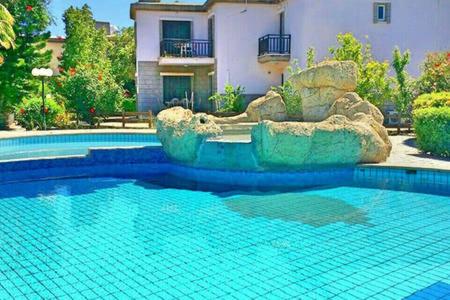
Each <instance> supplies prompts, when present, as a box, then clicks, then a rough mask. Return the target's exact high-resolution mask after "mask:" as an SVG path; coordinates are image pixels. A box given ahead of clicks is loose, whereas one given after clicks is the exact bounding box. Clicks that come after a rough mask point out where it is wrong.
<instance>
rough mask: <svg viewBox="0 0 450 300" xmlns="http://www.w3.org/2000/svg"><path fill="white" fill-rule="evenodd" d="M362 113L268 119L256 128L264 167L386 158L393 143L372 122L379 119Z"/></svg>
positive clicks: (255, 141)
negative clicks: (305, 119) (311, 119)
mask: <svg viewBox="0 0 450 300" xmlns="http://www.w3.org/2000/svg"><path fill="white" fill-rule="evenodd" d="M359 117H360V119H357V120H356V121H351V120H349V119H348V118H347V117H345V116H342V115H335V116H332V117H330V118H328V119H327V120H326V121H323V122H319V123H300V122H280V123H275V122H271V121H264V122H262V123H260V124H259V125H258V126H256V127H254V128H253V131H252V142H253V144H254V149H255V156H256V158H257V160H258V162H259V164H260V165H261V166H263V167H267V168H294V169H297V168H308V167H314V166H330V165H347V164H348V165H353V164H356V163H361V162H364V163H375V162H381V161H384V160H386V158H387V157H388V155H389V153H390V147H391V146H390V143H389V144H387V143H386V141H385V140H384V137H382V136H380V135H379V133H378V131H377V127H376V125H374V126H372V125H371V124H373V123H376V124H378V123H377V122H376V121H375V120H373V118H372V117H371V116H368V115H365V114H361V115H359ZM378 125H379V124H378Z"/></svg>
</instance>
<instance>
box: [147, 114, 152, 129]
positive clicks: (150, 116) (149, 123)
mask: <svg viewBox="0 0 450 300" xmlns="http://www.w3.org/2000/svg"><path fill="white" fill-rule="evenodd" d="M152 125H153V114H152V111H151V110H150V111H149V112H148V128H150V129H151V128H152Z"/></svg>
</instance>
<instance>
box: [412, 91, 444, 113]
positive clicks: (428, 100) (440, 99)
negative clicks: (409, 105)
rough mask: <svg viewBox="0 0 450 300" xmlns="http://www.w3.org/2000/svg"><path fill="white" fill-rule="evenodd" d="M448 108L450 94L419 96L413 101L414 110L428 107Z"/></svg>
mask: <svg viewBox="0 0 450 300" xmlns="http://www.w3.org/2000/svg"><path fill="white" fill-rule="evenodd" d="M445 106H447V107H450V92H442V93H431V94H423V95H420V96H419V97H418V98H417V99H416V100H414V109H415V110H417V109H421V108H429V107H445Z"/></svg>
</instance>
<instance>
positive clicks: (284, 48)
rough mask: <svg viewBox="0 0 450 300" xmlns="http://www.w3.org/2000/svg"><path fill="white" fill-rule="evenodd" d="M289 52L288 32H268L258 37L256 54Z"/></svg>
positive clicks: (285, 53)
mask: <svg viewBox="0 0 450 300" xmlns="http://www.w3.org/2000/svg"><path fill="white" fill-rule="evenodd" d="M271 54H278V55H283V54H284V55H289V54H291V35H290V34H268V35H265V36H263V37H261V38H259V47H258V55H259V56H262V55H271Z"/></svg>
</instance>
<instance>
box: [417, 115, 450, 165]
mask: <svg viewBox="0 0 450 300" xmlns="http://www.w3.org/2000/svg"><path fill="white" fill-rule="evenodd" d="M413 118H414V128H415V131H416V136H417V145H418V146H419V148H420V149H421V150H423V151H425V152H431V153H433V154H437V155H442V156H447V157H448V156H450V107H449V106H447V107H439V108H438V107H429V108H422V109H418V110H415V111H414V114H413Z"/></svg>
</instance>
